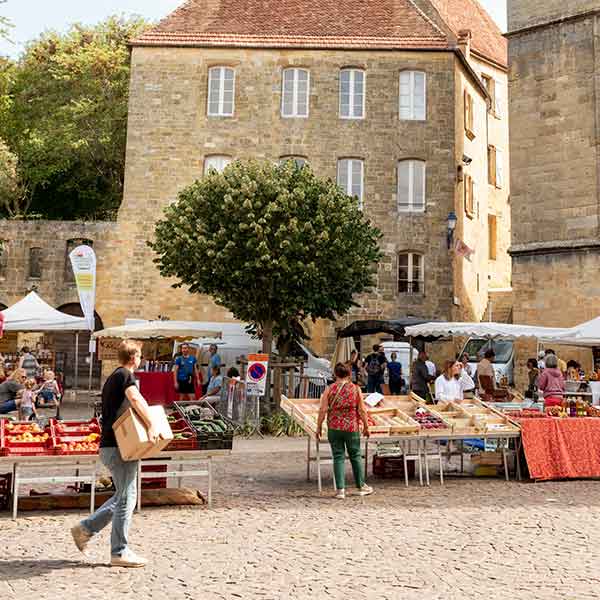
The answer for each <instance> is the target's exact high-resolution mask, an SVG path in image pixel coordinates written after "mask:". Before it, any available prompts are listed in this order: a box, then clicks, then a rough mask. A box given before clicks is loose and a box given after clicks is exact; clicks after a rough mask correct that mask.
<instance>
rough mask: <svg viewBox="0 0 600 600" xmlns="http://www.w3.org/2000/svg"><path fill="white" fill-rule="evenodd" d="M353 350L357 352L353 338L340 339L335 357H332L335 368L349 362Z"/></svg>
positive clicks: (334, 353) (336, 346)
mask: <svg viewBox="0 0 600 600" xmlns="http://www.w3.org/2000/svg"><path fill="white" fill-rule="evenodd" d="M353 350H356V344H355V343H354V339H353V338H339V339H338V341H337V344H336V345H335V350H334V352H333V356H332V357H331V364H332V365H333V366H335V365H337V364H338V363H340V362H341V363H347V362H349V361H350V355H351V354H352V351H353Z"/></svg>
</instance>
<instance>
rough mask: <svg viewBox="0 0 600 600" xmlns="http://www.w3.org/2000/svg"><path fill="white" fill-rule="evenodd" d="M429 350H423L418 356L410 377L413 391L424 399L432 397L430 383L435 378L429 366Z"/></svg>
mask: <svg viewBox="0 0 600 600" xmlns="http://www.w3.org/2000/svg"><path fill="white" fill-rule="evenodd" d="M427 360H428V357H427V352H425V351H424V350H421V351H420V352H419V354H418V356H417V360H416V361H415V362H414V363H413V368H412V374H411V378H410V387H411V389H412V391H413V392H414V393H415V394H417V396H420V397H421V398H423V400H428V399H431V394H430V393H429V384H430V383H431V382H432V381H433V380H434V377H433V375H431V373H430V372H429V369H428V368H427Z"/></svg>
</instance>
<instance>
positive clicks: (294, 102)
mask: <svg viewBox="0 0 600 600" xmlns="http://www.w3.org/2000/svg"><path fill="white" fill-rule="evenodd" d="M288 72H292V73H293V74H294V78H293V82H294V83H293V89H292V113H291V114H286V113H285V93H286V92H285V74H286V73H288ZM300 72H304V73H306V114H305V115H304V114H298V105H299V103H298V75H299V74H300ZM309 115H310V71H309V70H308V69H303V68H301V67H286V68H285V69H283V71H282V73H281V116H282V117H283V118H284V119H308V116H309Z"/></svg>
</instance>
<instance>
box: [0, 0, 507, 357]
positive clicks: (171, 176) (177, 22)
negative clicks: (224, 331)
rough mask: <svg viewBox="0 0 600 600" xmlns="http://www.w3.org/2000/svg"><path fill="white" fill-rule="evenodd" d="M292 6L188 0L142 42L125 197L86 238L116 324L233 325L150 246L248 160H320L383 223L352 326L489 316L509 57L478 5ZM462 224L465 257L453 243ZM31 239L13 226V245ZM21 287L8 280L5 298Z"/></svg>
mask: <svg viewBox="0 0 600 600" xmlns="http://www.w3.org/2000/svg"><path fill="white" fill-rule="evenodd" d="M295 7H296V3H295V2H293V1H292V0H279V1H278V2H275V1H274V0H273V1H267V2H265V1H259V0H249V1H245V2H241V1H240V0H222V1H221V2H218V3H215V2H210V1H208V0H190V1H189V2H187V3H186V4H184V5H183V6H182V7H181V8H180V9H178V10H177V11H175V12H174V13H173V14H171V15H170V16H169V17H167V18H166V19H164V20H163V21H162V22H161V23H160V24H159V25H158V26H157V27H156V28H155V29H153V30H150V31H149V32H148V33H146V34H144V35H143V36H142V37H141V38H139V39H137V40H134V41H133V42H132V76H131V88H130V109H129V126H128V140H127V158H126V174H125V191H124V198H123V203H122V206H121V208H120V211H119V214H118V218H117V222H116V223H115V224H114V225H110V226H109V225H106V226H102V225H98V226H97V227H99V228H100V229H102V228H103V227H104V229H102V231H97V232H95V235H94V236H90V237H96V235H97V237H98V240H97V247H98V250H99V256H98V261H99V263H98V265H99V266H98V303H97V310H98V313H99V315H100V317H101V318H102V320H103V322H104V324H105V325H113V324H120V323H122V322H123V320H124V319H125V318H127V317H138V318H157V317H158V316H159V315H163V316H167V317H169V318H171V319H176V318H177V319H188V320H211V321H224V320H229V319H231V318H232V315H231V314H228V313H227V312H226V311H225V310H224V309H222V308H220V307H217V306H216V305H215V304H214V303H213V302H212V301H211V300H210V299H209V298H205V297H200V296H192V295H190V294H188V293H187V291H186V290H182V289H178V290H174V289H172V288H171V287H170V283H171V282H169V281H166V280H164V279H162V278H161V277H160V276H159V274H158V271H157V270H156V268H155V266H154V265H153V263H152V255H151V252H150V251H149V249H148V248H147V246H146V241H147V240H148V239H149V238H150V237H151V236H152V234H153V225H154V223H155V221H156V220H157V218H158V217H159V216H160V214H161V210H162V208H163V207H164V206H166V205H168V204H169V203H170V202H172V201H174V200H175V198H176V197H177V193H178V191H179V190H181V189H182V188H184V187H185V186H187V185H189V184H190V183H192V182H193V181H194V180H196V179H197V178H199V177H202V175H203V173H204V172H205V171H206V169H208V168H211V167H212V168H216V169H221V168H223V167H224V166H225V165H226V164H227V163H228V162H229V161H231V160H234V159H245V158H250V157H253V158H259V159H265V160H280V159H287V158H294V159H296V160H299V161H305V162H308V163H309V164H310V166H311V168H313V169H314V171H315V172H316V173H317V174H318V175H322V176H326V177H331V178H332V179H337V181H338V182H339V183H340V185H342V186H343V187H344V188H345V189H346V190H347V191H348V193H350V194H351V195H356V196H357V197H358V201H359V202H360V204H361V206H362V208H363V210H364V211H365V213H366V214H367V215H368V216H369V217H370V218H371V219H372V221H373V222H374V223H375V224H376V225H377V226H378V227H379V228H380V229H381V230H382V232H383V234H384V237H383V240H382V246H383V250H384V252H385V257H384V259H383V260H382V262H381V264H380V267H379V271H378V285H377V288H376V289H375V290H374V291H373V292H372V293H369V294H365V295H364V296H363V297H362V298H360V299H359V302H360V308H358V309H356V310H355V311H353V313H352V314H351V315H350V316H349V317H348V320H354V319H356V318H394V317H399V316H402V315H407V314H410V315H415V316H422V317H425V318H431V319H480V318H482V317H483V315H484V313H485V311H486V308H487V307H488V303H489V300H490V295H491V294H493V293H494V292H495V291H499V292H501V291H502V290H506V289H507V288H509V286H510V259H509V256H508V253H507V249H508V245H509V239H510V238H509V231H510V214H509V209H508V196H509V177H508V115H507V110H506V97H507V67H506V65H507V57H506V42H505V40H504V38H503V37H502V35H501V33H500V31H499V30H498V28H497V27H496V25H495V24H494V22H493V21H492V20H491V18H490V17H489V16H488V15H487V13H485V11H484V10H483V9H482V8H481V6H480V5H479V4H478V3H477V1H476V0H363V1H356V0H354V1H351V0H342V1H333V0H306V1H305V2H304V4H303V10H302V11H301V12H299V11H297V10H296V9H295ZM451 213H454V214H455V215H456V217H457V227H456V231H455V234H454V235H455V238H456V239H460V240H462V241H464V242H465V243H466V245H467V246H469V247H470V248H472V249H474V254H473V256H472V257H471V259H470V261H467V260H465V259H464V258H460V257H458V256H456V255H455V253H454V252H453V251H450V250H449V249H448V243H449V242H448V221H449V215H450V214H451ZM61 227H63V226H62V225H61ZM49 228H52V225H49ZM27 235H28V234H27V232H26V231H25V230H24V231H23V232H21V231H12V232H11V234H10V235H9V236H8V237H11V236H14V239H13V238H11V239H9V245H11V244H13V243H18V244H21V246H23V244H25V245H26V243H25V242H24V241H18V242H17V240H19V239H20V240H23V239H25V240H28V238H27V237H25V238H23V236H27ZM30 241H31V242H32V243H33V240H30ZM27 243H29V242H27ZM53 243H54V241H53ZM56 243H58V240H56ZM62 243H63V245H64V240H63V242H62ZM30 245H31V244H30ZM21 246H19V247H21ZM42 278H43V277H42ZM22 288H24V285H23V280H22V270H21V271H18V270H13V271H10V270H9V277H8V278H7V280H6V281H5V282H4V283H2V282H0V302H5V303H6V304H8V303H9V302H12V301H13V300H15V299H17V297H19V295H20V293H21V291H22ZM345 321H346V320H345ZM345 321H344V322H345ZM341 324H343V323H341ZM341 324H336V325H341ZM333 339H334V325H333V324H330V323H320V324H318V325H317V326H316V327H315V329H314V331H313V341H314V343H315V346H316V347H317V349H318V350H321V351H328V350H330V349H331V346H332V342H333Z"/></svg>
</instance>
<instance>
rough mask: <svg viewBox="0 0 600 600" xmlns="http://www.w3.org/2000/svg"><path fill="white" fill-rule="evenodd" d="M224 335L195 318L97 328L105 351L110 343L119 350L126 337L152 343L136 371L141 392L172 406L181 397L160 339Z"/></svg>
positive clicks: (198, 390) (98, 337)
mask: <svg viewBox="0 0 600 600" xmlns="http://www.w3.org/2000/svg"><path fill="white" fill-rule="evenodd" d="M220 336H221V332H220V331H214V330H207V329H206V328H205V327H204V326H203V325H202V324H201V323H195V322H193V321H142V322H135V323H129V324H127V325H121V326H119V327H109V328H108V329H103V330H102V331H97V332H96V333H95V334H94V336H93V337H94V338H95V339H98V340H100V344H101V350H104V353H105V355H106V348H108V347H110V346H112V347H114V350H115V352H116V348H117V347H118V343H119V342H120V340H122V339H134V340H139V341H142V342H146V343H151V344H150V346H149V347H147V346H146V345H145V346H144V352H145V355H144V366H145V368H144V369H143V370H139V371H136V373H135V377H136V379H137V380H138V381H139V383H140V392H141V393H142V395H143V396H144V398H146V400H147V401H148V404H150V405H155V404H162V405H164V406H170V405H171V404H173V402H175V400H177V392H176V390H175V386H174V383H173V373H172V372H171V362H170V361H169V362H166V361H159V360H157V358H158V357H157V346H156V343H158V342H161V341H169V342H174V341H177V340H179V341H183V340H190V339H196V338H211V339H213V338H219V337H220ZM111 342H112V343H111ZM152 343H154V344H152ZM169 354H170V353H169ZM201 393H202V392H201V390H200V389H199V388H198V387H197V386H196V397H197V398H198V397H200V395H201Z"/></svg>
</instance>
